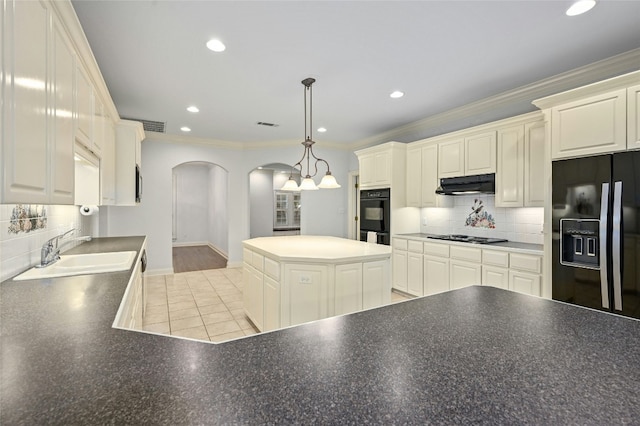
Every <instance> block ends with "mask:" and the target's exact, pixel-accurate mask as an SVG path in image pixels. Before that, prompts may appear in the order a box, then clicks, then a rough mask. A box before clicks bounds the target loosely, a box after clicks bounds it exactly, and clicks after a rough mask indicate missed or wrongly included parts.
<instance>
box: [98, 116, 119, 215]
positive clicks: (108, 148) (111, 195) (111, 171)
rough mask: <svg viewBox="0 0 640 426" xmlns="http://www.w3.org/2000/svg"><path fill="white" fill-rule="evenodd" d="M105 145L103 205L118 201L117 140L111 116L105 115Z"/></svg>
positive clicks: (101, 178) (101, 173) (103, 154)
mask: <svg viewBox="0 0 640 426" xmlns="http://www.w3.org/2000/svg"><path fill="white" fill-rule="evenodd" d="M104 124H105V126H104V146H103V149H102V158H101V159H100V186H101V194H102V205H106V206H109V205H114V204H115V203H116V141H115V129H114V124H113V122H112V121H111V119H110V118H109V117H105V123H104Z"/></svg>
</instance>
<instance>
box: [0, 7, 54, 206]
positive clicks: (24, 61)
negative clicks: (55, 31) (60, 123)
mask: <svg viewBox="0 0 640 426" xmlns="http://www.w3.org/2000/svg"><path fill="white" fill-rule="evenodd" d="M3 7H6V10H4V13H5V14H6V15H5V17H4V20H5V22H6V25H4V24H5V22H3V25H2V28H1V29H0V31H2V37H3V40H2V43H3V50H4V52H3V64H2V66H3V73H4V78H3V81H4V87H3V115H4V116H3V119H2V164H3V169H4V170H3V175H4V176H3V177H4V179H3V189H2V191H3V193H2V199H1V200H0V201H2V202H3V203H44V204H46V203H48V202H49V194H48V191H47V186H48V180H49V173H48V172H49V159H50V157H49V153H48V146H47V109H48V108H47V107H48V106H47V90H46V89H47V85H46V82H47V69H48V67H47V44H48V28H49V27H48V24H49V14H48V11H47V8H46V6H45V4H44V3H43V2H40V1H16V2H6V4H5V6H3Z"/></svg>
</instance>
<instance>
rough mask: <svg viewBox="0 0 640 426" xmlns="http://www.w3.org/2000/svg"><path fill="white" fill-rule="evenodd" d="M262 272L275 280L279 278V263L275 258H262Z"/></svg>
mask: <svg viewBox="0 0 640 426" xmlns="http://www.w3.org/2000/svg"><path fill="white" fill-rule="evenodd" d="M264 273H265V274H267V275H268V276H270V277H271V278H273V279H274V280H276V281H279V280H280V264H279V263H278V262H276V261H275V260H272V259H269V258H268V257H265V258H264Z"/></svg>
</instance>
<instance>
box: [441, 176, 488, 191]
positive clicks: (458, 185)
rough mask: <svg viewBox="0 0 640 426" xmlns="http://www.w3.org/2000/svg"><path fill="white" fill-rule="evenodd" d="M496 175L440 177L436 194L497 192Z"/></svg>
mask: <svg viewBox="0 0 640 426" xmlns="http://www.w3.org/2000/svg"><path fill="white" fill-rule="evenodd" d="M495 193H496V175H495V173H489V174H486V175H475V176H461V177H454V178H442V179H440V186H439V187H438V188H437V189H436V194H440V195H467V194H495Z"/></svg>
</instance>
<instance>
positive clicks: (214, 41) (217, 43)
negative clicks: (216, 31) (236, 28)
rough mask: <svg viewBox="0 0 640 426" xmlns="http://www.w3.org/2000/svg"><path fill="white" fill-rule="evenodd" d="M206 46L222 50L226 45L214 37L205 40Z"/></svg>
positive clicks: (215, 50) (216, 50)
mask: <svg viewBox="0 0 640 426" xmlns="http://www.w3.org/2000/svg"><path fill="white" fill-rule="evenodd" d="M207 47H208V48H209V50H213V51H214V52H224V50H225V49H226V48H227V46H225V45H224V43H223V42H221V41H220V40H218V39H215V38H214V39H211V40H209V41H208V42H207Z"/></svg>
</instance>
